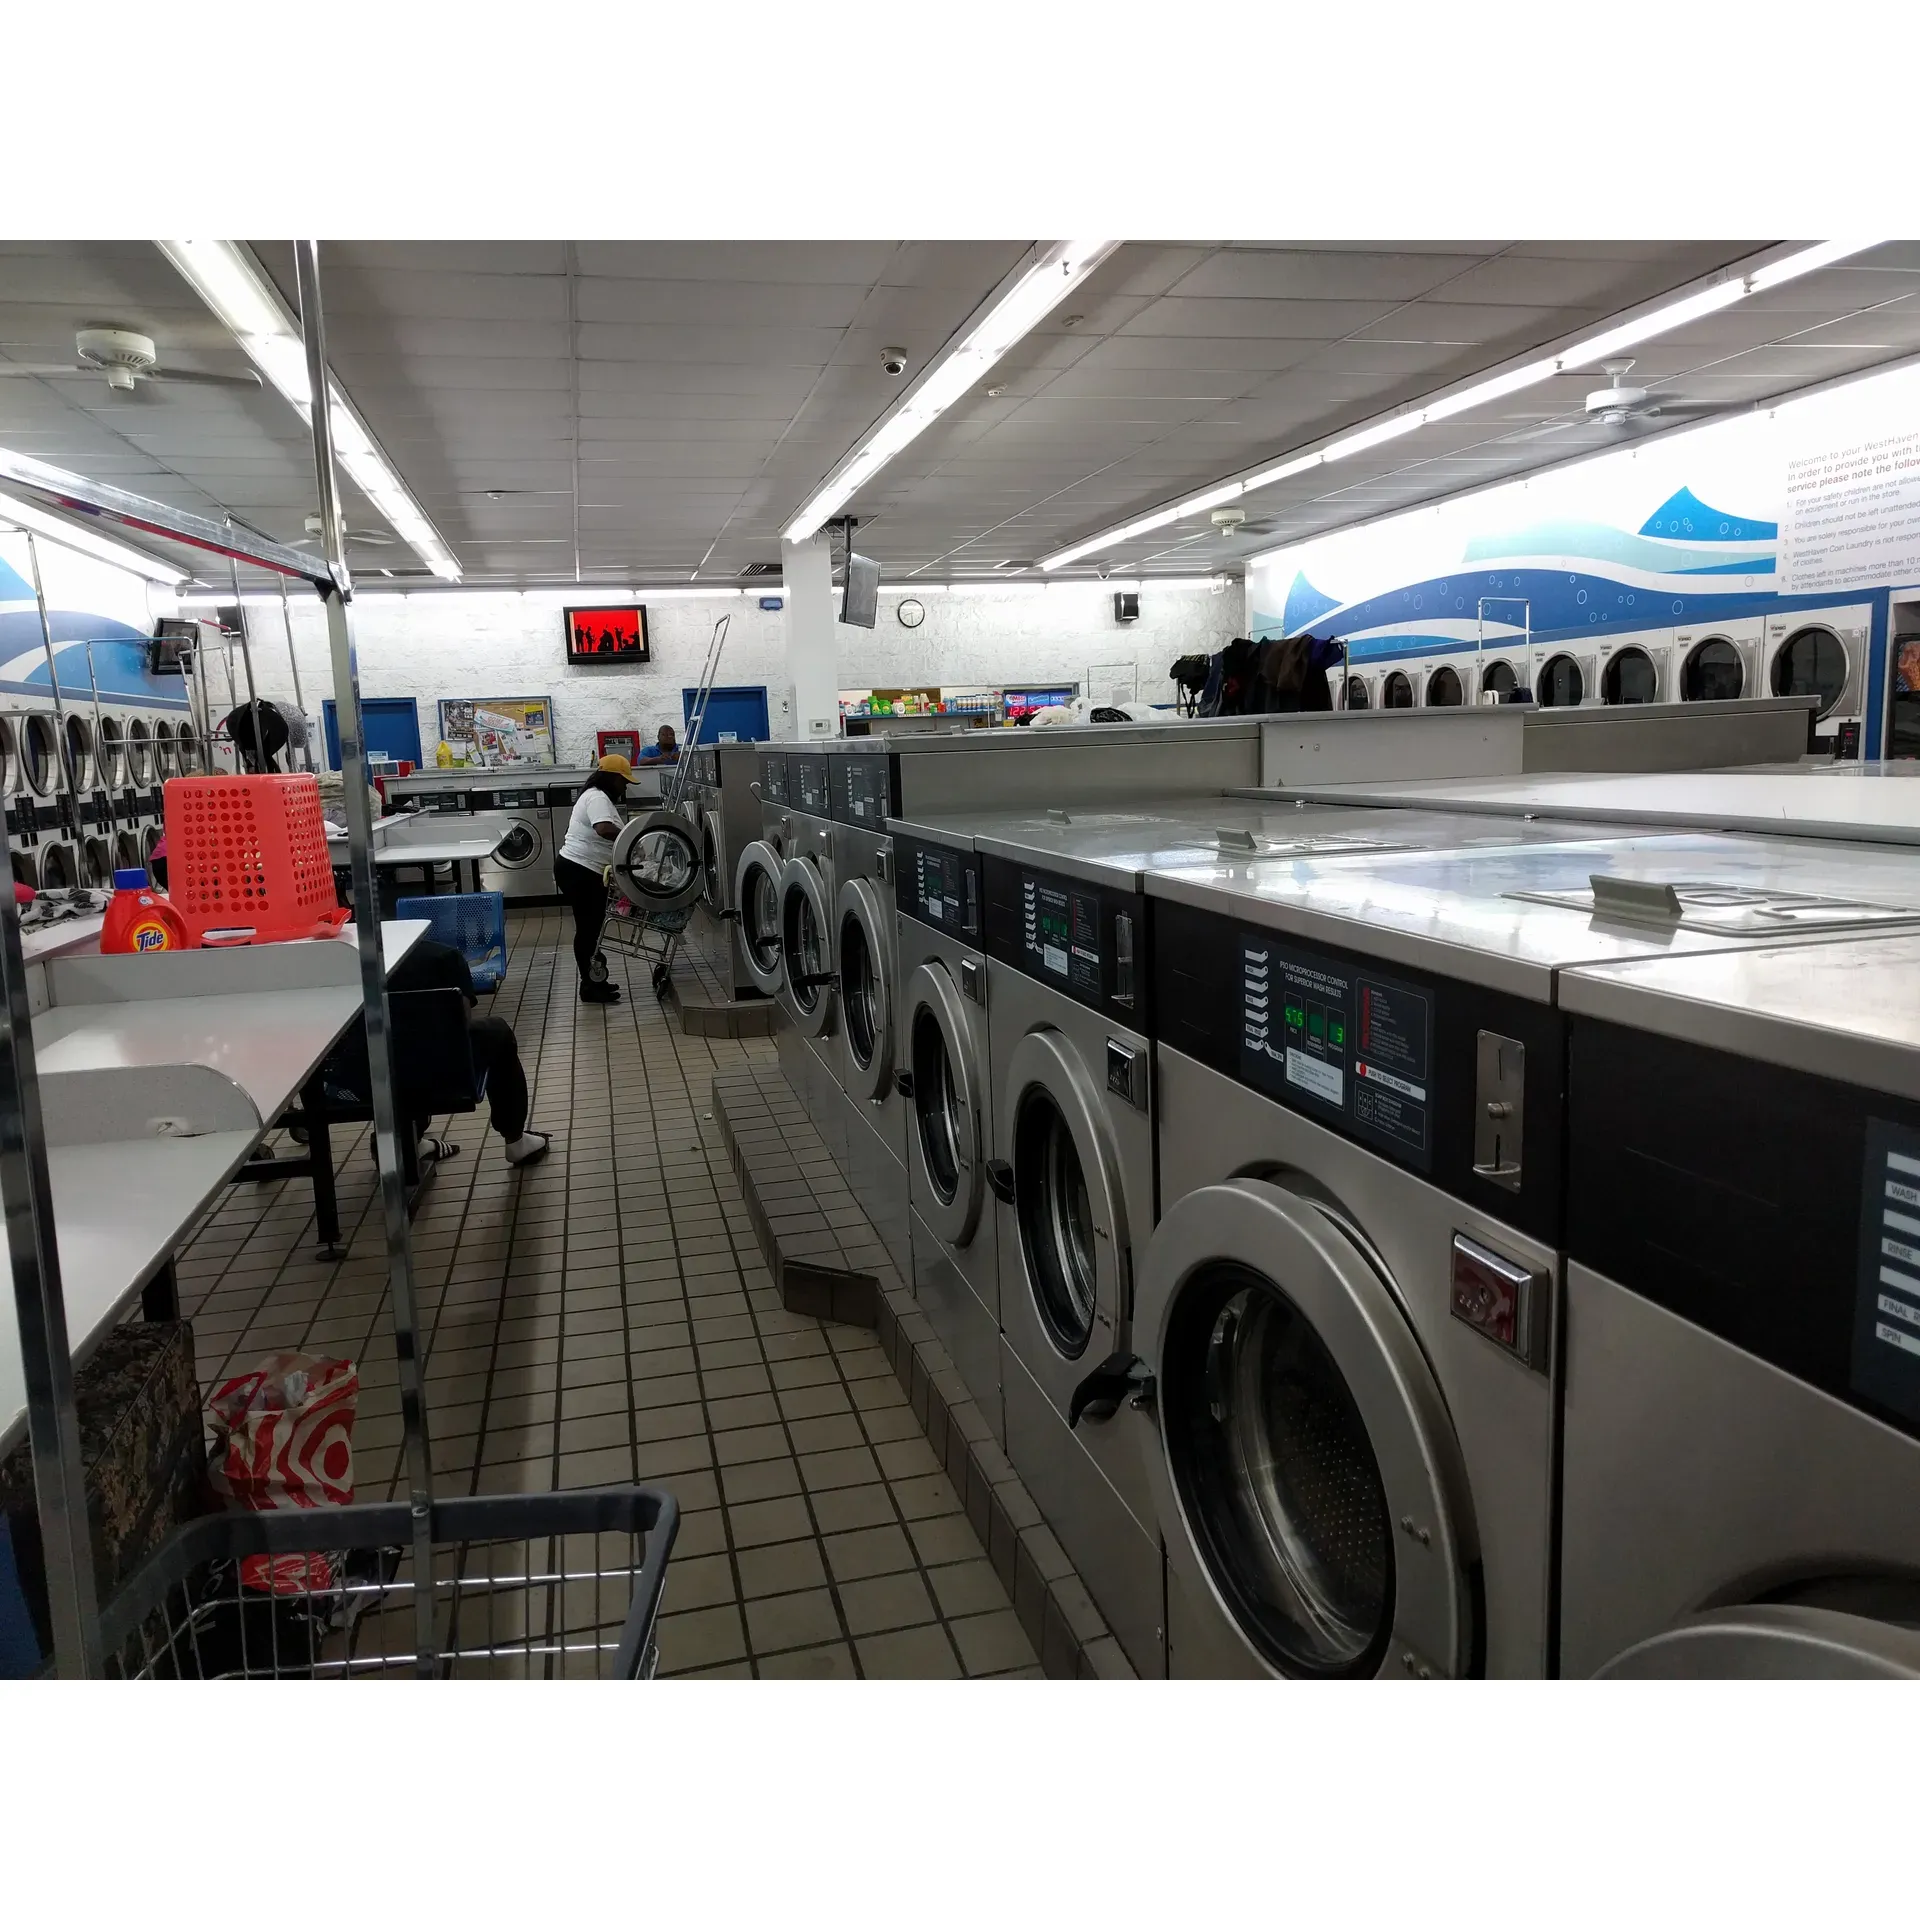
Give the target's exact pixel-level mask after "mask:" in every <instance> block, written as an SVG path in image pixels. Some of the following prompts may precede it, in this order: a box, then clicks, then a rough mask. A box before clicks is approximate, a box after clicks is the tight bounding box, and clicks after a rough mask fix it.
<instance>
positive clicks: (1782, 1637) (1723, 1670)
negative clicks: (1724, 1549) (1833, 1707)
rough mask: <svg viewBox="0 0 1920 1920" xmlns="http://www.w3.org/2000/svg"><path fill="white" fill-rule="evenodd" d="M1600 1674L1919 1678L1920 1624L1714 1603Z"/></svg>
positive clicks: (1615, 1677)
mask: <svg viewBox="0 0 1920 1920" xmlns="http://www.w3.org/2000/svg"><path fill="white" fill-rule="evenodd" d="M1596 1678H1598V1679H1601V1680H1920V1632H1916V1631H1915V1630H1914V1629H1913V1628H1912V1627H1911V1626H1904V1625H1900V1624H1898V1623H1896V1622H1893V1621H1888V1620H1879V1619H1874V1618H1871V1617H1867V1616H1863V1615H1860V1614H1853V1613H1845V1612H1836V1611H1833V1610H1831V1609H1829V1608H1826V1607H1800V1606H1753V1607H1716V1608H1715V1609H1713V1611H1711V1612H1709V1613H1703V1614H1701V1615H1700V1616H1699V1617H1698V1618H1697V1619H1694V1620H1689V1621H1687V1622H1686V1623H1685V1624H1684V1625H1681V1626H1678V1627H1674V1628H1672V1629H1670V1630H1669V1631H1668V1632H1666V1633H1659V1634H1655V1635H1654V1637H1653V1638H1652V1639H1651V1640H1643V1641H1641V1642H1640V1644H1639V1645H1638V1646H1637V1647H1629V1648H1628V1649H1627V1651H1626V1652H1625V1653H1623V1654H1620V1655H1618V1656H1617V1657H1616V1658H1614V1659H1613V1660H1610V1661H1609V1662H1608V1663H1607V1664H1606V1665H1605V1666H1604V1667H1602V1668H1601V1669H1600V1672H1599V1673H1598V1675H1597V1676H1596Z"/></svg>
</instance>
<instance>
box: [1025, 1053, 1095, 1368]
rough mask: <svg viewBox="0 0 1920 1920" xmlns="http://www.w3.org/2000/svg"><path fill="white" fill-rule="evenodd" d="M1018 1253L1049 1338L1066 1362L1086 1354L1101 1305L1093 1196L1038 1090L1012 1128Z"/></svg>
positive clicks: (1056, 1109) (1051, 1105)
mask: <svg viewBox="0 0 1920 1920" xmlns="http://www.w3.org/2000/svg"><path fill="white" fill-rule="evenodd" d="M1013 1185H1014V1194H1015V1198H1016V1202H1017V1210H1018V1213H1019V1221H1020V1248H1021V1252H1022V1253H1023V1254H1024V1255H1025V1257H1026V1268H1027V1276H1028V1279H1029V1280H1030V1282H1031V1283H1032V1287H1033V1297H1034V1301H1035V1304H1036V1305H1037V1306H1038V1307H1039V1309H1040V1319H1041V1323H1042V1325H1043V1326H1044V1327H1045V1329H1046V1334H1047V1338H1048V1339H1049V1340H1051V1341H1052V1342H1053V1344H1054V1346H1055V1347H1057V1348H1058V1349H1059V1351H1060V1352H1061V1353H1062V1354H1063V1355H1064V1356H1065V1357H1066V1358H1067V1359H1069V1360H1074V1359H1078V1358H1079V1356H1080V1355H1081V1354H1083V1353H1085V1352H1086V1350H1087V1342H1088V1341H1089V1340H1091V1339H1092V1337H1093V1320H1094V1309H1095V1306H1096V1303H1097V1301H1098V1298H1099V1256H1098V1247H1097V1244H1096V1242H1095V1238H1094V1228H1093V1213H1094V1208H1093V1196H1092V1194H1091V1193H1090V1192H1089V1190H1088V1187H1087V1175H1086V1169H1085V1168H1084V1167H1083V1166H1082V1165H1081V1164H1080V1150H1079V1148H1078V1147H1077V1146H1076V1145H1075V1144H1074V1138H1073V1129H1072V1127H1070V1126H1069V1125H1068V1123H1067V1117H1066V1115H1065V1114H1064V1113H1062V1112H1061V1111H1060V1106H1059V1103H1058V1101H1056V1100H1055V1099H1054V1097H1053V1095H1052V1094H1051V1093H1050V1092H1049V1091H1048V1090H1047V1089H1046V1088H1045V1087H1042V1086H1029V1087H1028V1088H1027V1090H1026V1091H1025V1092H1024V1093H1023V1094H1022V1095H1021V1097H1020V1108H1019V1112H1018V1114H1017V1115H1016V1116H1015V1119H1014V1123H1013Z"/></svg>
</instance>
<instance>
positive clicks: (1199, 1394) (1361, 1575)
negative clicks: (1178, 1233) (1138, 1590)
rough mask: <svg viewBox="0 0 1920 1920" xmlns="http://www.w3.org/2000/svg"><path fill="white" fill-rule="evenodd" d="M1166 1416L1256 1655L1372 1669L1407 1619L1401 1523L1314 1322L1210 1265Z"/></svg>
mask: <svg viewBox="0 0 1920 1920" xmlns="http://www.w3.org/2000/svg"><path fill="white" fill-rule="evenodd" d="M1161 1420H1162V1425H1163V1431H1164V1435H1165V1441H1166V1446H1167V1451H1168V1457H1169V1460H1170V1462H1171V1464H1172V1467H1173V1471H1174V1478H1175V1483H1176V1486H1177V1487H1178V1490H1179V1494H1180V1499H1181V1504H1182V1506H1183V1507H1184V1509H1185V1511H1186V1512H1187V1514H1188V1515H1189V1516H1190V1517H1191V1520H1192V1523H1193V1526H1194V1531H1195V1536H1196V1544H1197V1545H1198V1547H1199V1549H1200V1552H1201V1555H1202V1557H1203V1558H1204V1560H1205V1561H1206V1563H1207V1569H1208V1571H1209V1573H1210V1574H1211V1575H1212V1577H1213V1579H1214V1582H1215V1584H1216V1586H1217V1587H1218V1589H1219V1591H1220V1593H1221V1595H1222V1597H1223V1598H1224V1599H1226V1601H1227V1603H1228V1604H1229V1606H1230V1607H1231V1608H1232V1609H1233V1611H1234V1613H1235V1615H1236V1617H1237V1618H1238V1619H1239V1622H1240V1625H1241V1628H1242V1630H1243V1631H1244V1632H1245V1633H1246V1634H1247V1635H1248V1637H1249V1638H1250V1639H1251V1640H1252V1641H1253V1643H1254V1645H1255V1647H1256V1649H1257V1650H1258V1651H1259V1652H1260V1653H1261V1654H1262V1655H1263V1656H1264V1657H1265V1658H1266V1659H1267V1660H1268V1661H1269V1662H1270V1663H1271V1664H1272V1665H1273V1666H1274V1667H1276V1668H1278V1669H1279V1670H1280V1671H1281V1672H1283V1673H1289V1674H1294V1675H1298V1676H1301V1677H1308V1678H1312V1677H1320V1678H1330V1679H1331V1678H1342V1677H1345V1676H1348V1675H1353V1674H1359V1673H1369V1672H1372V1671H1373V1670H1374V1669H1375V1668H1376V1667H1377V1666H1378V1664H1379V1661H1380V1657H1381V1654H1382V1653H1383V1651H1384V1650H1385V1647H1386V1642H1387V1637H1388V1635H1389V1633H1390V1631H1391V1629H1392V1624H1393V1603H1394V1544H1393V1522H1392V1517H1391V1515H1390V1514H1389V1512H1388V1509H1387V1498H1386V1490H1385V1488H1384V1486H1383V1484H1382V1481H1381V1475H1380V1466H1379V1462H1378V1460H1377V1459H1376V1458H1375V1456H1374V1451H1373V1446H1372V1444H1371V1442H1370V1441H1369V1440H1368V1438H1367V1430H1366V1426H1365V1423H1364V1422H1363V1420H1362V1419H1361V1416H1360V1411H1359V1409H1358V1407H1357V1406H1356V1405H1355V1404H1354V1399H1353V1395H1352V1393H1351V1392H1350V1391H1349V1390H1348V1387H1347V1383H1346V1381H1345V1380H1344V1379H1343V1378H1342V1377H1341V1374H1340V1370H1339V1368H1338V1367H1337V1366H1336V1365H1335V1364H1334V1361H1333V1357H1332V1355H1331V1354H1329V1353H1328V1351H1327V1348H1326V1346H1325V1344H1324V1343H1323V1342H1322V1341H1321V1339H1320V1337H1319V1335H1318V1334H1317V1333H1315V1331H1314V1329H1313V1328H1312V1326H1311V1325H1310V1324H1309V1323H1308V1322H1307V1320H1306V1318H1305V1317H1304V1316H1303V1315H1302V1314H1301V1313H1300V1312H1299V1311H1298V1309H1297V1308H1295V1307H1294V1305H1293V1304H1292V1302H1291V1301H1289V1300H1288V1299H1287V1298H1286V1297H1285V1296H1284V1295H1283V1294H1282V1293H1281V1292H1280V1291H1279V1290H1278V1289H1277V1288H1276V1287H1274V1286H1273V1285H1271V1284H1270V1283H1269V1282H1268V1281H1267V1280H1266V1279H1265V1278H1264V1277H1263V1276H1261V1275H1260V1274H1258V1273H1255V1272H1254V1271H1253V1270H1252V1269H1251V1268H1248V1267H1243V1266H1239V1265H1237V1264H1234V1263H1231V1262H1222V1263H1220V1264H1218V1265H1216V1266H1212V1267H1205V1268H1202V1269H1200V1270H1199V1271H1198V1272H1197V1273H1196V1274H1195V1275H1194V1276H1193V1277H1192V1278H1191V1279H1190V1280H1189V1281H1188V1283H1187V1285H1186V1286H1185V1288H1183V1290H1182V1293H1181V1297H1180V1299H1179V1300H1178V1302H1177V1303H1176V1305H1175V1309H1174V1313H1173V1315H1172V1317H1171V1319H1170V1322H1169V1324H1168V1328H1167V1333H1166V1340H1165V1345H1164V1348H1163V1351H1162V1355H1161Z"/></svg>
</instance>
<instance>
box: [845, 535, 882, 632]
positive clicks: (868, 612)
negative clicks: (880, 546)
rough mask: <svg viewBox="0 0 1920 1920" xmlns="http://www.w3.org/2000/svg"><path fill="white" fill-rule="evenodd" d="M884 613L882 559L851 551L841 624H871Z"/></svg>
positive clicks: (849, 625) (850, 625) (860, 625)
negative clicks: (871, 558) (881, 588)
mask: <svg viewBox="0 0 1920 1920" xmlns="http://www.w3.org/2000/svg"><path fill="white" fill-rule="evenodd" d="M879 617H880V562H879V561H878V560H869V559H868V558H867V557H866V556H865V555H864V554H859V553H849V554H848V555H847V584H846V586H845V588H844V589H843V590H842V592H841V595H840V624H841V625H842V626H845V627H870V626H872V625H873V623H874V622H875V621H876V620H878V619H879Z"/></svg>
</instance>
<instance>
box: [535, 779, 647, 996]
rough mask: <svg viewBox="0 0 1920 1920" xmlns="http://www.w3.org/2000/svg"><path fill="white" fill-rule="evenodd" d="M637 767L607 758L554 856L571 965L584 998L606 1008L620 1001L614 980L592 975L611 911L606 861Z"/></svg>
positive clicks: (586, 789) (587, 787)
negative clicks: (568, 921) (569, 915)
mask: <svg viewBox="0 0 1920 1920" xmlns="http://www.w3.org/2000/svg"><path fill="white" fill-rule="evenodd" d="M632 779H633V763H632V762H631V761H630V760H629V759H628V758H627V757H626V755H625V754H620V753H609V754H607V755H606V756H605V757H604V758H603V759H602V760H601V762H600V764H599V765H598V766H597V767H596V768H595V769H594V770H593V772H592V773H591V774H589V775H588V777H587V784H586V785H585V786H584V787H582V788H581V789H580V798H579V799H578V800H576V801H575V802H574V803H573V812H572V813H571V814H570V815H569V816H568V819H567V837H566V838H565V839H564V840H563V841H561V843H560V846H559V848H558V850H557V852H556V853H555V855H554V862H553V873H554V879H555V881H556V882H557V883H558V885H559V888H560V897H561V899H563V900H564V901H565V902H566V903H567V905H568V906H569V907H571V908H572V909H573V963H574V965H575V966H577V967H578V968H579V969H580V998H581V999H582V1000H586V1001H590V1002H595V1003H598V1004H600V1005H603V1006H604V1005H607V1004H609V1003H610V1002H612V1001H615V1000H618V999H619V998H620V989H619V988H618V987H617V986H615V985H614V984H613V982H612V981H611V980H602V981H597V980H595V979H594V978H593V976H592V973H591V972H590V971H589V969H590V968H591V966H592V964H593V954H594V949H595V948H596V947H598V946H599V944H600V923H601V921H602V920H603V919H604V918H605V917H606V911H607V859H608V856H609V855H610V854H611V853H612V851H613V846H612V843H613V841H614V840H615V839H616V838H618V836H619V833H620V808H619V806H618V804H617V802H619V801H620V800H622V799H624V798H625V797H626V791H627V786H628V783H629V782H630V781H631V780H632Z"/></svg>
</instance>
